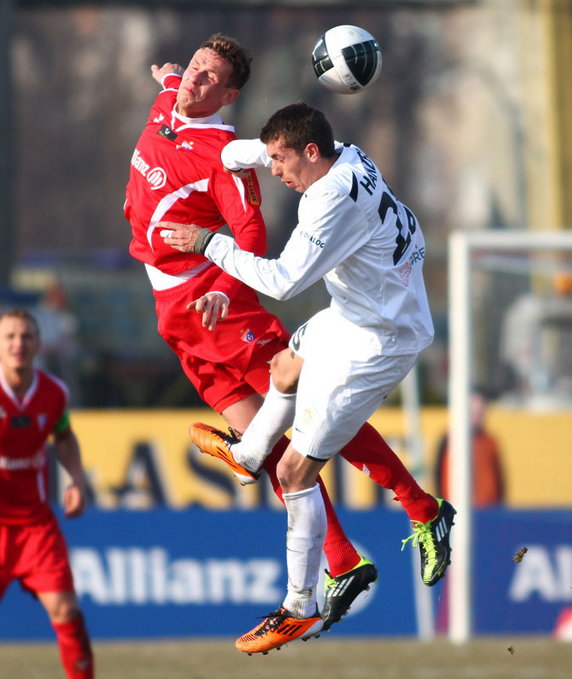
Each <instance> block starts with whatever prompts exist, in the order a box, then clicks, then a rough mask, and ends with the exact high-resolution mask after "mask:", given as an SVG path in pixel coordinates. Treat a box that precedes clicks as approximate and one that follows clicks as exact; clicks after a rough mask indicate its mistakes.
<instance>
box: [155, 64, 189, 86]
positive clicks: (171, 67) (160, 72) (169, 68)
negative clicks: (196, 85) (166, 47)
mask: <svg viewBox="0 0 572 679" xmlns="http://www.w3.org/2000/svg"><path fill="white" fill-rule="evenodd" d="M183 72H184V69H183V67H182V66H179V64H173V63H171V62H170V61H169V62H167V63H165V64H163V65H162V66H161V67H159V66H157V64H153V65H152V66H151V75H152V76H153V78H154V79H155V80H156V81H157V82H158V83H159V84H160V85H162V84H163V78H164V77H165V76H166V75H181V76H182V75H183Z"/></svg>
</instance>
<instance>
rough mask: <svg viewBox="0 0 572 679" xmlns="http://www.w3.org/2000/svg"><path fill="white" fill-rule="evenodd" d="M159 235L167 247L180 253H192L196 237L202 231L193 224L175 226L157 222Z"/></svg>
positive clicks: (172, 223)
mask: <svg viewBox="0 0 572 679" xmlns="http://www.w3.org/2000/svg"><path fill="white" fill-rule="evenodd" d="M157 228H159V229H161V230H160V232H159V234H160V236H161V238H162V239H163V240H164V241H165V243H166V244H167V245H170V246H171V247H172V248H175V250H179V251H180V252H193V248H194V245H195V241H196V240H197V236H198V235H199V233H200V232H201V231H202V230H203V229H202V227H200V226H195V225H194V224H177V223H176V222H159V223H158V224H157Z"/></svg>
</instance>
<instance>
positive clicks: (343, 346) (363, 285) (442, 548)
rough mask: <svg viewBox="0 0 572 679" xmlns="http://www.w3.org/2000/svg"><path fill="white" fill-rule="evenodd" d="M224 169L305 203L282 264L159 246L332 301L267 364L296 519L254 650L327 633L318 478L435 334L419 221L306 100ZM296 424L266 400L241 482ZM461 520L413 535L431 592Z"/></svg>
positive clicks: (176, 241)
mask: <svg viewBox="0 0 572 679" xmlns="http://www.w3.org/2000/svg"><path fill="white" fill-rule="evenodd" d="M223 159H224V161H225V163H226V164H227V165H228V166H229V167H230V169H233V170H240V169H241V167H247V166H248V167H251V166H256V165H267V166H269V167H271V168H272V173H273V175H275V176H277V177H279V178H280V179H281V181H282V182H284V183H285V184H286V186H289V187H290V188H293V189H294V190H296V191H298V192H300V193H302V194H303V195H302V198H301V199H300V204H299V208H298V224H297V226H296V227H295V228H294V230H293V232H292V235H291V236H290V239H289V240H288V242H287V244H286V245H285V247H284V249H283V251H282V253H281V254H280V255H279V257H278V258H277V259H274V260H268V259H263V258H261V257H256V256H255V255H253V254H252V253H249V252H244V251H242V250H240V249H239V248H238V247H237V246H236V244H235V242H234V240H233V239H232V238H228V237H226V236H221V235H218V234H216V235H215V234H210V233H207V232H206V230H204V229H200V228H196V227H193V226H189V225H180V224H174V223H170V222H165V223H163V224H161V225H160V226H161V227H162V228H164V229H167V230H169V231H170V233H169V235H168V236H167V237H166V241H165V242H167V243H168V244H170V245H172V246H173V247H175V248H177V249H181V250H183V251H189V249H191V251H194V252H196V253H200V254H204V255H205V256H206V257H207V258H208V259H210V260H211V261H213V262H215V263H216V264H217V265H218V266H219V267H221V268H222V269H224V270H225V271H226V272H228V273H230V274H231V275H233V276H235V277H236V278H238V279H239V280H242V281H243V282H245V283H246V284H247V285H249V286H251V287H252V288H254V289H256V290H258V291H260V292H262V293H264V294H266V295H269V296H272V297H274V298H276V299H288V298H289V297H292V296H293V295H296V294H297V293H299V292H300V291H302V290H303V289H305V288H307V287H308V286H310V285H312V284H313V283H315V282H316V281H318V280H319V279H320V278H323V279H324V281H325V283H326V287H327V289H328V291H329V292H330V294H331V296H332V301H331V304H330V306H329V308H328V309H326V310H324V311H321V312H319V313H318V314H316V315H315V316H313V317H312V318H311V319H310V320H309V321H308V322H307V323H305V324H304V325H303V326H302V327H301V328H299V329H298V330H297V331H296V332H295V333H294V335H293V337H292V339H291V341H290V349H287V350H285V351H284V352H281V354H279V355H278V357H277V358H276V359H275V360H273V365H272V379H273V382H274V384H275V385H276V386H278V387H279V389H280V384H283V382H284V381H285V380H286V377H285V374H286V375H287V374H290V375H291V374H294V375H296V376H297V375H298V374H299V382H298V385H297V394H296V399H295V413H294V415H293V427H292V440H291V444H290V445H289V447H288V448H287V450H286V452H285V453H284V455H283V457H282V459H281V460H280V462H279V465H278V477H279V480H280V484H281V486H282V489H283V493H284V500H285V502H286V508H287V511H288V533H287V567H288V593H287V595H286V597H285V599H284V602H283V604H282V607H281V608H280V609H279V610H278V611H275V612H274V613H272V614H271V615H269V616H268V617H267V618H266V619H265V620H264V622H263V623H261V624H260V625H259V626H257V627H256V628H255V629H253V630H252V631H251V632H249V633H247V634H246V635H244V636H243V637H241V638H240V639H238V641H237V647H238V648H239V649H240V650H243V651H245V652H248V653H253V652H266V651H268V650H269V649H271V648H276V647H279V646H281V645H283V644H284V643H288V641H292V640H293V639H294V638H299V637H302V638H308V637H309V636H312V635H313V634H316V633H317V632H318V631H319V630H320V627H321V626H320V617H319V614H318V613H317V605H316V585H317V583H318V575H319V563H320V550H321V544H322V540H323V535H324V532H325V527H326V520H325V513H324V510H323V502H322V499H321V496H320V493H319V491H318V487H317V485H316V479H317V476H318V474H319V471H320V469H321V468H322V467H323V465H324V464H325V463H326V462H327V461H328V460H329V459H330V458H331V457H332V456H333V455H335V454H336V453H337V452H338V451H339V450H340V448H341V447H343V446H344V445H345V443H346V442H347V441H348V440H349V439H351V438H352V436H354V434H355V432H356V431H357V430H358V429H359V427H360V426H361V425H362V424H363V423H364V422H365V421H366V420H367V419H368V418H369V417H370V416H371V415H372V413H373V412H374V411H375V410H376V409H377V408H378V407H379V406H380V405H381V403H382V402H383V400H384V399H385V398H386V396H387V395H388V394H389V393H390V392H391V391H392V390H393V389H394V388H395V387H396V386H397V385H398V384H399V383H400V382H401V381H402V380H403V378H404V377H405V376H406V375H407V373H408V372H409V371H410V369H411V368H412V367H413V365H414V364H415V362H416V360H417V357H418V354H419V352H421V351H422V350H423V349H424V348H425V347H427V346H428V345H429V344H430V343H431V341H432V339H433V324H432V321H431V315H430V311H429V306H428V302H427V295H426V291H425V285H424V282H423V274H422V266H423V260H424V257H425V243H424V240H423V235H422V232H421V229H420V227H419V224H418V222H417V219H416V218H415V216H414V215H413V213H412V212H411V210H409V209H408V208H407V207H406V206H405V205H403V204H402V203H401V202H399V201H398V200H397V198H396V197H395V196H394V194H393V192H392V191H391V189H390V188H389V187H388V185H387V184H386V183H385V181H384V179H383V177H382V175H381V173H380V171H379V170H378V168H377V167H376V166H375V164H374V163H373V161H372V160H371V159H370V158H369V157H368V156H367V155H366V154H365V153H364V152H363V151H361V150H360V149H359V148H357V147H356V146H352V145H341V144H335V143H334V140H333V135H332V131H331V127H330V125H329V123H328V121H327V119H326V118H325V116H324V115H323V114H322V113H321V112H320V111H318V110H316V109H314V108H312V107H310V106H307V105H306V104H303V103H297V104H292V105H290V106H287V107H285V108H283V109H281V110H280V111H277V112H276V113H275V114H274V115H273V116H272V117H271V118H270V119H269V121H268V122H267V123H266V125H265V126H264V127H263V129H262V131H261V135H260V140H250V141H240V142H232V143H231V145H230V146H229V147H227V150H225V152H224V154H223ZM292 381H293V380H290V382H292ZM271 393H272V392H271ZM290 424H292V411H291V410H289V409H288V408H286V407H285V406H284V405H282V404H280V403H279V402H278V400H277V399H276V398H274V397H272V396H271V397H270V399H268V398H267V401H266V402H265V404H264V405H263V407H262V409H261V410H260V412H259V413H258V414H257V415H256V417H255V418H254V420H253V422H252V424H251V425H250V426H249V427H248V429H247V430H246V432H245V433H244V435H243V437H242V441H241V442H240V443H239V444H236V445H234V446H232V450H231V451H230V453H231V455H232V457H233V458H234V460H235V461H237V462H238V463H239V464H242V465H243V466H244V468H245V470H246V476H245V479H244V480H245V481H247V480H249V479H248V474H249V471H252V470H256V469H257V468H258V467H259V466H260V464H261V461H262V460H263V459H264V456H265V455H266V453H267V450H270V448H269V447H268V446H269V445H271V442H272V440H273V437H274V436H276V435H279V434H281V433H282V432H283V431H284V430H285V429H286V428H287V427H288V426H290ZM206 452H211V451H210V450H207V451H206ZM211 454H212V452H211ZM221 457H222V456H221ZM454 514H455V510H454V509H453V507H452V506H451V505H450V504H449V503H448V502H446V501H442V500H439V513H438V515H437V517H436V518H435V519H434V520H433V521H430V522H428V523H426V524H422V526H418V527H417V528H416V529H415V530H416V533H415V534H414V535H413V536H412V537H416V538H419V541H420V542H423V546H424V549H422V550H421V553H422V560H423V562H424V563H423V564H422V568H425V569H428V571H430V573H428V576H430V577H428V580H430V581H427V584H434V582H436V581H437V580H438V579H439V578H440V577H442V576H443V575H444V572H445V569H446V567H447V565H448V563H449V558H450V546H449V533H450V530H451V526H452V525H453V517H454ZM424 580H425V575H424ZM292 626H294V627H296V630H295V631H294V632H292Z"/></svg>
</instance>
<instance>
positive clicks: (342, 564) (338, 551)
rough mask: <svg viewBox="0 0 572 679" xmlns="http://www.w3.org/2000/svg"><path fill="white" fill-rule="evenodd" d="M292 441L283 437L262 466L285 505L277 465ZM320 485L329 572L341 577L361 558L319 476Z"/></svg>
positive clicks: (325, 549) (325, 552) (325, 550)
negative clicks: (324, 516)
mask: <svg viewBox="0 0 572 679" xmlns="http://www.w3.org/2000/svg"><path fill="white" fill-rule="evenodd" d="M289 443H290V441H289V440H288V438H287V437H286V436H283V437H282V438H281V439H280V441H278V443H277V444H276V445H275V446H274V448H273V449H272V452H271V453H270V455H268V457H267V458H266V460H264V464H263V465H262V467H263V469H265V470H266V472H267V474H268V476H269V477H270V482H271V483H272V488H273V489H274V492H275V493H276V495H277V496H278V498H279V499H280V501H281V502H282V503H283V502H284V500H283V498H282V488H281V487H280V484H279V483H278V477H277V476H276V465H277V464H278V460H279V459H280V458H281V457H282V454H283V453H284V451H285V450H286V448H287V447H288V444H289ZM318 483H319V484H320V490H321V491H322V498H323V499H324V506H325V507H326V517H327V520H328V529H327V531H326V539H325V541H324V554H325V555H326V560H327V562H328V570H329V572H330V575H331V576H332V577H335V576H336V575H341V574H342V573H346V572H347V571H351V569H352V568H355V567H356V566H357V565H358V563H359V561H360V559H361V557H360V555H359V554H358V553H357V552H356V549H355V547H354V546H353V545H352V543H351V542H350V541H349V540H348V538H347V536H346V534H345V532H344V529H343V528H342V525H341V523H340V521H339V519H338V515H337V514H336V510H335V509H334V507H333V505H332V501H331V500H330V496H329V495H328V491H327V490H326V487H325V486H324V482H323V481H322V479H321V477H319V476H318Z"/></svg>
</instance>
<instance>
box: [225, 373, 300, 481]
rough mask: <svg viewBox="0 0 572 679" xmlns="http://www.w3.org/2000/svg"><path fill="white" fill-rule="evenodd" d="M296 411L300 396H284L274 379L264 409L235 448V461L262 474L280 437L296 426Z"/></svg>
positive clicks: (235, 444)
mask: <svg viewBox="0 0 572 679" xmlns="http://www.w3.org/2000/svg"><path fill="white" fill-rule="evenodd" d="M295 409H296V394H283V393H282V392H281V391H278V389H276V387H275V386H274V384H273V383H272V380H270V388H269V389H268V393H267V394H266V397H265V399H264V402H263V404H262V407H261V408H260V410H259V411H258V412H257V413H256V415H255V416H254V418H253V419H252V422H251V423H250V424H249V425H248V427H247V428H246V431H245V432H244V434H243V435H242V439H241V440H240V442H239V443H234V444H233V445H232V446H231V451H232V455H233V457H234V459H235V460H236V461H237V462H238V463H239V464H241V465H243V466H244V467H246V468H247V469H248V470H250V471H252V472H256V471H258V470H259V469H260V467H261V466H262V463H263V462H264V460H265V459H266V457H267V456H268V455H269V454H270V452H271V451H272V448H274V446H275V445H276V444H277V443H278V441H279V440H280V437H281V436H282V435H283V434H284V432H286V431H288V429H290V427H291V426H292V422H294V411H295Z"/></svg>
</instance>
